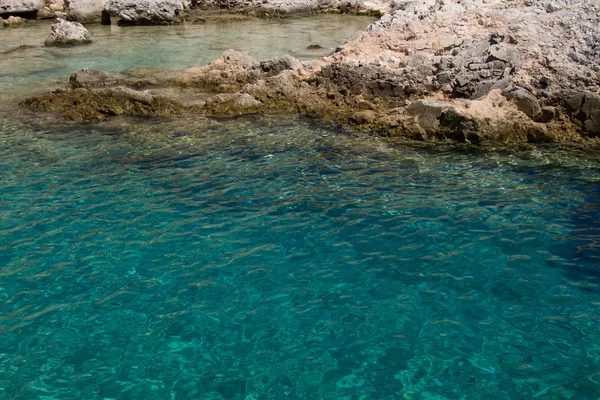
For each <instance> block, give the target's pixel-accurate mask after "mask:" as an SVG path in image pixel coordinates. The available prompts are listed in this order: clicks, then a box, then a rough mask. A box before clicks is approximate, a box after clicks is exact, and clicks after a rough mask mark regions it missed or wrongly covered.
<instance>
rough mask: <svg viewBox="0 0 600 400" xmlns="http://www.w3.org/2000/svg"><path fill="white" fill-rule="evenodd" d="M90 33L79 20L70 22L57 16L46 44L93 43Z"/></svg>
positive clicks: (71, 44)
mask: <svg viewBox="0 0 600 400" xmlns="http://www.w3.org/2000/svg"><path fill="white" fill-rule="evenodd" d="M91 42H92V39H91V38H90V33H89V32H88V30H87V29H85V27H84V26H83V25H81V24H80V23H79V22H69V21H65V20H64V19H61V18H57V19H56V21H55V22H54V24H52V27H51V32H50V36H48V39H46V41H45V42H44V44H45V45H46V46H74V45H80V44H88V43H91Z"/></svg>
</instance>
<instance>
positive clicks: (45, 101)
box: [21, 87, 185, 122]
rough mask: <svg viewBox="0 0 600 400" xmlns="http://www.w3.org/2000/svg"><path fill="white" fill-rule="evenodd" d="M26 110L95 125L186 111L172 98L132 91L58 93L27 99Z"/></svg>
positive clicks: (74, 91) (22, 104)
mask: <svg viewBox="0 0 600 400" xmlns="http://www.w3.org/2000/svg"><path fill="white" fill-rule="evenodd" d="M21 106H22V107H25V108H28V109H31V110H35V111H44V112H59V113H62V115H63V118H64V119H65V120H67V121H76V122H94V121H101V120H104V119H106V118H107V117H110V116H115V115H131V116H170V115H174V114H180V113H182V112H183V111H185V107H184V106H183V105H182V104H181V103H179V102H177V101H175V100H172V99H169V98H166V97H164V96H156V95H154V94H152V93H150V92H146V91H136V90H133V89H129V88H122V87H118V88H109V89H99V90H91V89H86V88H79V89H68V90H57V91H54V92H50V93H46V94H44V95H41V96H37V97H32V98H29V99H26V100H25V101H23V102H22V103H21Z"/></svg>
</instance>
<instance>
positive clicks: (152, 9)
mask: <svg viewBox="0 0 600 400" xmlns="http://www.w3.org/2000/svg"><path fill="white" fill-rule="evenodd" d="M185 9H186V3H185V2H183V1H181V0H108V1H107V2H106V3H105V5H104V12H106V13H107V14H110V16H112V17H117V18H119V23H120V24H125V25H169V24H173V23H177V22H181V21H182V20H183V16H184V15H183V13H184V10H185Z"/></svg>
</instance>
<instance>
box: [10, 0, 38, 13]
mask: <svg viewBox="0 0 600 400" xmlns="http://www.w3.org/2000/svg"><path fill="white" fill-rule="evenodd" d="M43 7H44V0H0V15H1V14H21V13H35V12H37V11H38V10H39V9H41V8H43Z"/></svg>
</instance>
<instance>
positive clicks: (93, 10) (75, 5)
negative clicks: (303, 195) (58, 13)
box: [65, 0, 104, 23]
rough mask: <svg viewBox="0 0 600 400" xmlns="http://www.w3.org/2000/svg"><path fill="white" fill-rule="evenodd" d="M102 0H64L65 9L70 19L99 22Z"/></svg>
mask: <svg viewBox="0 0 600 400" xmlns="http://www.w3.org/2000/svg"><path fill="white" fill-rule="evenodd" d="M103 8H104V1H103V0H65V11H66V13H67V18H68V19H69V20H70V21H77V22H81V23H90V22H101V20H102V10H103Z"/></svg>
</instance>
